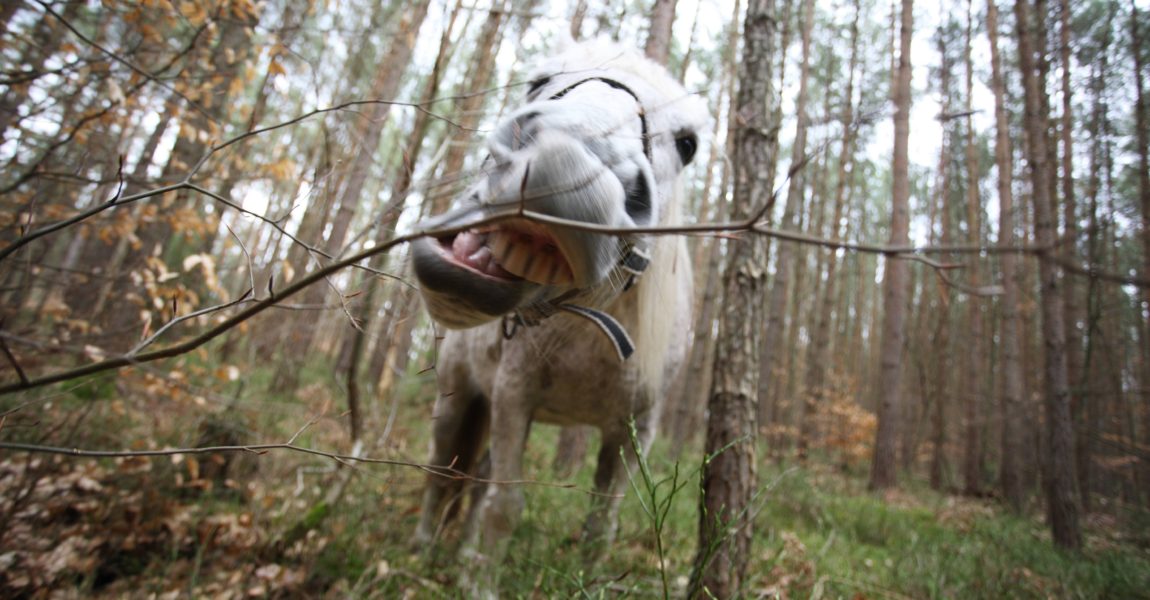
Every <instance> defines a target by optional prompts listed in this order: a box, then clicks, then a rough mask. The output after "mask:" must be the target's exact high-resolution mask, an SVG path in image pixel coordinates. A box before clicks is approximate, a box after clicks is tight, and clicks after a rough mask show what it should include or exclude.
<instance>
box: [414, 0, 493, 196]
mask: <svg viewBox="0 0 1150 600" xmlns="http://www.w3.org/2000/svg"><path fill="white" fill-rule="evenodd" d="M505 6H506V0H498V1H497V2H496V3H495V4H494V5H493V6H492V8H491V10H490V11H488V13H487V18H486V19H485V20H484V22H483V26H482V27H481V28H480V31H479V38H478V39H477V40H476V42H475V50H474V51H473V53H472V55H471V63H470V65H468V69H467V73H468V75H467V81H466V82H465V83H464V86H463V88H462V89H461V93H460V95H461V96H462V98H461V99H460V100H459V102H458V103H457V104H456V105H455V114H457V115H459V116H458V118H456V119H455V122H456V124H457V125H458V127H456V128H454V130H455V133H453V134H452V135H451V137H450V141H449V145H448V148H447V158H445V159H444V162H443V169H442V171H441V173H442V177H441V179H443V180H444V181H446V182H448V183H452V184H456V185H447V186H446V187H445V189H443V190H437V191H436V192H435V193H433V194H430V195H429V197H428V200H429V201H430V203H431V204H430V209H429V211H428V212H429V214H439V213H442V212H444V211H446V210H447V208H448V206H449V205H450V204H451V201H452V200H453V199H454V195H455V192H456V191H457V190H458V189H459V187H460V185H458V184H461V183H463V182H466V181H467V178H466V177H464V174H463V173H461V170H462V168H463V162H464V159H465V158H466V157H467V155H468V154H469V152H470V150H471V145H470V142H471V139H472V136H473V131H474V130H475V128H476V126H477V125H478V124H479V119H480V117H482V116H483V105H484V103H485V102H486V100H487V97H488V95H489V94H487V93H485V92H486V90H487V88H489V87H490V86H491V80H492V76H493V75H494V72H495V57H496V55H498V54H499V47H500V45H501V43H502V41H503V35H502V34H503V24H504V22H505V17H506V16H507V15H506V11H505Z"/></svg>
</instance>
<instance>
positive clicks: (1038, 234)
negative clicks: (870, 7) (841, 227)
mask: <svg viewBox="0 0 1150 600" xmlns="http://www.w3.org/2000/svg"><path fill="white" fill-rule="evenodd" d="M1042 6H1044V2H1043V0H1039V7H1040V8H1041V7H1042ZM1014 10H1015V19H1016V21H1017V23H1016V27H1017V29H1018V49H1019V55H1020V67H1021V69H1022V80H1023V89H1024V93H1025V99H1026V111H1025V121H1026V139H1027V146H1028V148H1027V150H1028V151H1029V155H1028V161H1027V162H1028V163H1029V165H1030V178H1031V188H1032V189H1031V194H1032V197H1033V204H1034V237H1035V241H1036V242H1037V243H1038V245H1039V246H1040V247H1042V248H1045V249H1046V250H1045V251H1044V252H1043V253H1042V254H1040V255H1039V259H1040V260H1039V263H1038V268H1039V278H1040V283H1041V311H1042V338H1043V342H1044V350H1045V353H1044V356H1043V365H1044V366H1043V376H1044V387H1045V390H1044V397H1045V405H1046V428H1047V432H1046V433H1047V435H1046V440H1047V448H1046V452H1047V459H1046V460H1047V465H1048V468H1047V469H1046V493H1047V510H1048V516H1049V519H1050V525H1051V530H1052V532H1053V534H1054V542H1055V544H1057V545H1058V546H1061V547H1063V548H1072V549H1077V548H1079V547H1080V546H1081V545H1082V533H1081V530H1080V529H1079V523H1078V496H1077V493H1076V490H1075V487H1074V486H1075V482H1076V477H1075V475H1074V426H1073V423H1072V421H1071V417H1070V393H1069V392H1070V390H1069V385H1068V383H1067V375H1066V329H1065V323H1064V321H1063V317H1064V316H1065V312H1064V311H1063V305H1062V295H1061V294H1060V290H1059V285H1060V281H1059V278H1060V273H1059V270H1060V269H1059V268H1058V265H1056V264H1055V263H1054V262H1053V261H1051V260H1050V258H1051V257H1050V256H1048V254H1049V253H1051V252H1054V249H1053V248H1054V243H1055V238H1056V233H1057V232H1056V229H1057V223H1056V218H1055V211H1054V202H1053V199H1052V198H1051V197H1050V186H1049V185H1048V182H1049V181H1050V165H1049V163H1048V160H1047V159H1048V158H1049V155H1048V140H1047V127H1046V123H1047V121H1048V119H1047V118H1046V115H1045V114H1043V111H1042V105H1041V103H1042V99H1041V97H1040V96H1041V95H1042V94H1043V89H1044V87H1045V85H1044V82H1043V81H1042V75H1041V66H1040V65H1038V64H1036V57H1039V56H1041V52H1042V51H1041V48H1042V47H1043V42H1042V40H1041V39H1039V40H1037V41H1036V40H1034V37H1033V35H1034V32H1033V31H1032V24H1031V19H1030V6H1029V1H1028V0H1016V2H1015V4H1014ZM1037 12H1038V14H1037V15H1036V16H1038V17H1039V18H1041V17H1042V16H1043V15H1044V12H1045V11H1043V10H1038V11H1037ZM1038 60H1041V58H1038Z"/></svg>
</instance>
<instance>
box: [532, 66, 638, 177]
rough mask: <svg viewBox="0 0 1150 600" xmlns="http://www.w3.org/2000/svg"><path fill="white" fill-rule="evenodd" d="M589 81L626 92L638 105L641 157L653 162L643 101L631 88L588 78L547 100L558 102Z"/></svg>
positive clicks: (602, 78) (604, 78)
mask: <svg viewBox="0 0 1150 600" xmlns="http://www.w3.org/2000/svg"><path fill="white" fill-rule="evenodd" d="M591 81H598V82H599V83H605V84H607V85H609V86H611V87H613V88H615V89H617V90H620V91H623V92H627V93H628V94H629V95H630V96H631V97H632V98H634V99H635V104H637V105H639V124H640V127H641V128H642V137H641V140H642V142H643V156H646V157H647V162H653V160H652V158H651V136H650V135H648V133H647V112H646V111H645V110H644V109H643V101H642V100H640V99H639V95H638V94H636V93H635V90H632V89H631V88H629V87H627V86H626V85H625V84H623V83H620V82H618V81H615V80H614V79H611V78H608V77H588V78H586V79H581V80H579V81H576V82H575V83H572V84H571V85H569V86H567V87H565V88H563V90H562V91H560V92H559V93H557V94H554V95H552V96H551V97H550V98H548V100H559V99H561V98H562V97H563V96H566V95H567V92H570V91H571V90H573V89H575V88H577V87H579V86H581V85H583V84H584V83H588V82H591Z"/></svg>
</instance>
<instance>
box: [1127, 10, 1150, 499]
mask: <svg viewBox="0 0 1150 600" xmlns="http://www.w3.org/2000/svg"><path fill="white" fill-rule="evenodd" d="M1138 22H1139V10H1138V6H1137V5H1136V4H1135V2H1134V0H1130V52H1131V54H1133V55H1134V89H1135V93H1136V96H1135V104H1134V115H1135V127H1134V130H1135V131H1136V140H1135V143H1136V144H1137V146H1138V199H1139V203H1138V204H1139V206H1141V208H1142V276H1143V277H1145V278H1150V100H1147V99H1146V84H1145V71H1146V62H1145V60H1144V57H1143V56H1142V37H1141V35H1142V33H1141V32H1140V31H1139V24H1138ZM1141 301H1142V304H1143V307H1142V309H1141V310H1140V311H1139V312H1140V313H1142V314H1146V311H1150V287H1144V288H1142V298H1141ZM1141 354H1142V357H1143V363H1142V376H1141V377H1139V384H1140V385H1141V387H1142V390H1143V392H1142V397H1141V405H1142V406H1141V409H1142V414H1143V423H1142V425H1143V426H1142V443H1143V444H1144V445H1146V446H1150V402H1148V401H1147V395H1146V394H1147V391H1146V390H1148V389H1150V375H1147V374H1146V373H1147V372H1148V371H1150V319H1143V320H1142V344H1141ZM1142 481H1143V487H1142V489H1144V490H1150V460H1143V461H1142Z"/></svg>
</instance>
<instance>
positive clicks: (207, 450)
mask: <svg viewBox="0 0 1150 600" xmlns="http://www.w3.org/2000/svg"><path fill="white" fill-rule="evenodd" d="M0 450H12V451H16V452H34V453H39V454H59V455H64V456H80V457H88V458H141V457H152V456H176V455H180V454H227V453H251V454H257V455H263V454H267V453H268V452H270V451H272V450H290V451H292V452H300V453H303V454H311V455H313V456H322V457H324V458H329V459H331V460H334V461H336V462H339V463H341V464H345V465H350V466H354V464H357V463H358V464H370V465H389V466H394V467H410V468H413V469H418V470H420V471H423V472H424V473H428V474H430V475H435V476H437V477H445V478H448V479H455V480H465V481H474V482H476V483H486V484H493V485H532V486H539V487H549V488H559V489H565V490H576V491H581V492H583V493H585V494H587V495H592V496H595V495H601V496H612V495H611V494H601V493H599V492H594V491H591V490H582V489H580V488H579V487H577V486H576V485H575V484H573V483H552V482H548V481H539V480H535V479H508V480H499V479H485V478H482V477H475V476H473V475H470V474H468V473H465V472H463V471H460V470H458V469H456V468H455V467H454V466H445V467H443V466H437V465H428V464H423V463H417V462H412V461H407V460H397V459H392V458H372V457H368V456H357V455H355V454H340V453H336V452H327V451H324V450H317V449H315V448H306V447H303V446H297V445H296V444H294V443H291V442H288V443H280V444H249V445H245V446H202V447H198V448H164V449H160V450H85V449H82V448H61V447H59V446H41V445H39V444H25V443H20V442H0Z"/></svg>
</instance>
